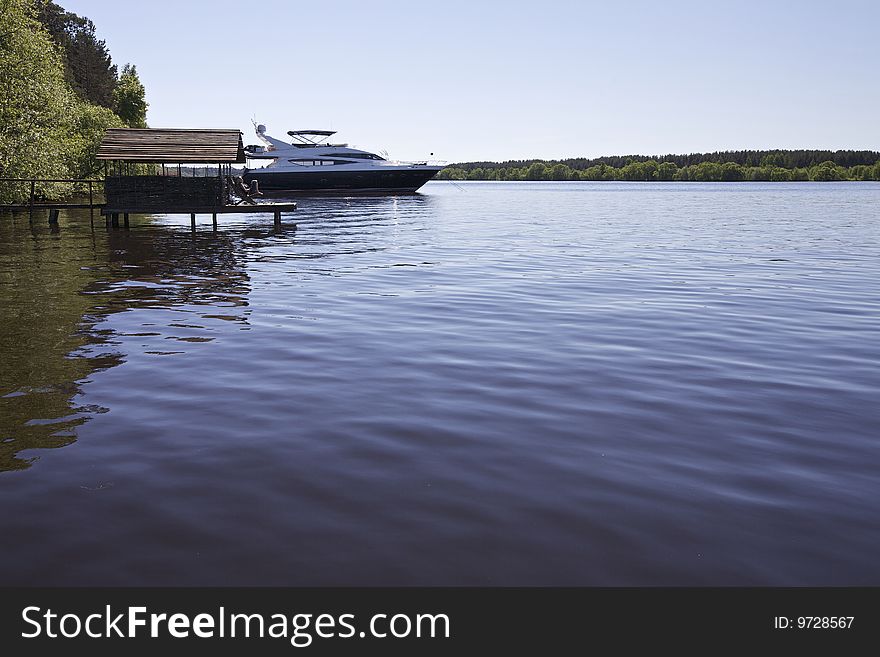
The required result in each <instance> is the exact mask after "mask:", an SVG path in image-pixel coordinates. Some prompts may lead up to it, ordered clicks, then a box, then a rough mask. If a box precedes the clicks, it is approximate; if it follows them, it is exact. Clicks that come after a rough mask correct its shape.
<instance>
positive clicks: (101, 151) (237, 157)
mask: <svg viewBox="0 0 880 657" xmlns="http://www.w3.org/2000/svg"><path fill="white" fill-rule="evenodd" d="M97 158H98V159H99V160H122V161H125V162H154V163H162V162H165V163H174V164H177V163H181V164H187V163H190V164H195V163H198V164H213V163H218V164H219V163H221V162H222V163H231V162H235V163H241V162H244V161H245V157H244V146H243V144H242V142H241V131H239V130H190V129H186V128H110V129H108V130H107V132H106V133H105V134H104V140H103V141H102V142H101V146H100V148H98V155H97Z"/></svg>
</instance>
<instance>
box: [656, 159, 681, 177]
mask: <svg viewBox="0 0 880 657" xmlns="http://www.w3.org/2000/svg"><path fill="white" fill-rule="evenodd" d="M677 172H678V167H677V166H675V163H674V162H661V163H660V164H659V165H658V166H657V180H664V181H668V180H675V174H676V173H677Z"/></svg>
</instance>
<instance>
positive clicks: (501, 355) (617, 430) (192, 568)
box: [0, 182, 880, 586]
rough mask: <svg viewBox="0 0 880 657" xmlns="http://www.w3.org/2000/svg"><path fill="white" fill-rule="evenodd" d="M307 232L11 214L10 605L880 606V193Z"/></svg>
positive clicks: (461, 188) (652, 191)
mask: <svg viewBox="0 0 880 657" xmlns="http://www.w3.org/2000/svg"><path fill="white" fill-rule="evenodd" d="M297 200H298V201H299V203H300V208H299V210H297V212H296V213H295V214H294V215H291V216H290V217H289V218H287V219H286V220H285V221H286V222H287V226H286V227H285V228H284V229H282V230H280V231H275V230H273V226H272V218H271V215H259V216H247V215H228V216H221V218H220V228H219V230H218V231H216V232H214V231H212V230H211V225H210V217H200V219H199V221H200V224H199V226H198V229H197V230H196V232H195V233H191V232H190V230H189V218H188V217H179V216H173V217H172V216H152V217H140V216H138V217H132V222H131V228H130V230H124V229H119V230H110V231H108V230H107V229H106V228H105V226H104V224H103V222H102V221H100V220H99V221H97V222H96V223H95V227H94V230H92V228H91V227H90V224H89V220H88V213H82V212H71V213H68V214H63V213H62V216H61V222H60V225H59V228H58V229H57V230H55V231H53V230H50V227H49V226H48V224H47V223H46V222H45V217H43V216H40V217H38V220H37V222H36V223H35V224H34V226H33V227H31V226H29V224H28V221H27V217H22V216H17V217H15V218H13V217H12V216H11V215H8V214H7V215H0V304H2V305H0V309H2V334H0V502H2V507H3V523H2V530H0V531H2V534H0V584H7V585H9V584H28V585H30V584H55V585H70V584H74V585H85V584H87V585H123V584H126V585H127V584H147V585H149V584H183V585H190V584H228V585H243V584H255V585H267V584H269V585H271V584H279V585H310V584H315V585H400V584H402V585H410V584H427V585H612V586H618V585H861V584H870V585H875V586H876V585H880V560H878V559H877V546H878V545H880V522H878V520H877V519H878V518H880V403H878V402H880V394H878V393H880V367H878V366H880V222H878V218H880V217H878V215H880V212H878V208H880V184H874V183H803V184H800V183H790V184H757V183H751V184H736V183H728V184H709V183H702V184H686V183H673V184H645V183H629V184H628V183H465V184H461V185H456V184H452V183H442V182H435V183H429V184H428V185H427V186H425V187H424V188H423V190H422V193H420V194H418V195H413V196H400V197H364V198H301V199H297ZM294 221H295V222H296V224H297V228H296V229H295V230H294V229H293V227H292V226H291V225H290V224H292V223H293V222H294Z"/></svg>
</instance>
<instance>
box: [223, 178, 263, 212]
mask: <svg viewBox="0 0 880 657" xmlns="http://www.w3.org/2000/svg"><path fill="white" fill-rule="evenodd" d="M231 178H232V191H233V192H234V193H235V195H236V196H238V197H239V200H238V201H237V202H235V203H234V204H233V205H238V204H239V203H249V204H250V205H256V203H257V202H256V201H255V200H254V199H253V197H254V196H262V195H263V193H262V192H261V191H260V188H259V185H258V184H257V181H256V180H254V181H253V183H251V184H250V185H248V184H247V183H246V182H245V181H244V178H242V177H241V176H232V177H231Z"/></svg>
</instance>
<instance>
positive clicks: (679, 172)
mask: <svg viewBox="0 0 880 657" xmlns="http://www.w3.org/2000/svg"><path fill="white" fill-rule="evenodd" d="M437 179H438V180H591V181H600V180H627V181H640V182H648V181H692V182H737V181H768V182H786V181H808V180H815V181H831V180H880V152H877V151H851V150H850V151H842V150H841V151H819V150H812V151H810V150H774V151H724V152H716V153H691V154H688V155H665V156H662V157H657V156H646V155H628V156H611V157H598V158H592V159H588V158H572V159H568V160H550V161H546V160H511V161H507V162H466V163H462V164H453V165H451V166H448V167H446V168H445V169H443V170H442V171H440V173H439V174H438V175H437Z"/></svg>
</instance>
